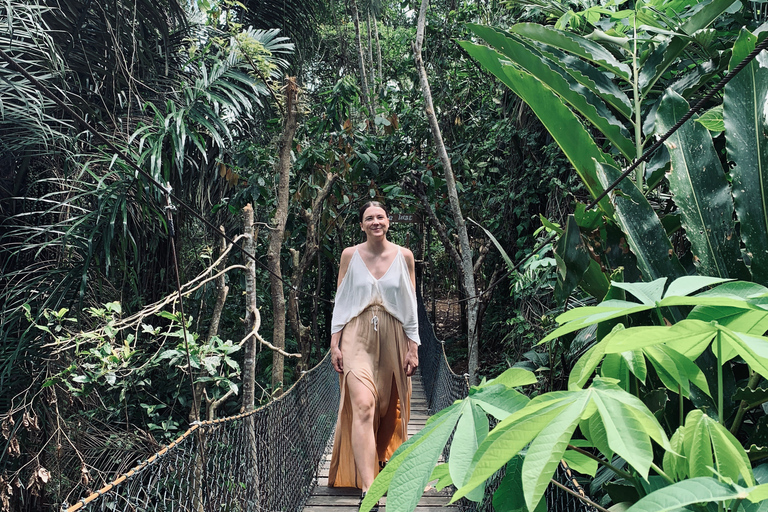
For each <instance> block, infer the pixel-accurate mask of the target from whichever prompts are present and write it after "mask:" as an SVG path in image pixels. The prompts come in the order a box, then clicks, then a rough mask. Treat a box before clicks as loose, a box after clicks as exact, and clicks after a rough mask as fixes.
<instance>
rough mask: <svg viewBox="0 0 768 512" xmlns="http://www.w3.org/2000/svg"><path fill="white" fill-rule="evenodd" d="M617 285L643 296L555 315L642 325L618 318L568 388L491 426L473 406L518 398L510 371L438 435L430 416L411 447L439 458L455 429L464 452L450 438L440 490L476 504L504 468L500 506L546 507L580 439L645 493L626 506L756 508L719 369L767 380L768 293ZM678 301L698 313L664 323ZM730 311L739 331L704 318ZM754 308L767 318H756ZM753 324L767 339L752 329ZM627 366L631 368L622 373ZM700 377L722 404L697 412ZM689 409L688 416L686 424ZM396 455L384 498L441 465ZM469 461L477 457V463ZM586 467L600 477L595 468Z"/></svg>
mask: <svg viewBox="0 0 768 512" xmlns="http://www.w3.org/2000/svg"><path fill="white" fill-rule="evenodd" d="M612 286H613V287H617V288H621V289H622V290H624V291H625V292H626V293H628V294H630V295H631V296H632V297H634V298H635V299H636V300H637V301H638V302H634V301H630V300H617V299H612V298H609V299H607V300H605V301H603V302H602V303H600V304H598V305H597V306H591V307H580V308H575V309H573V310H570V311H568V312H566V313H564V314H562V315H560V317H558V319H557V321H558V323H560V324H561V327H560V329H559V330H558V331H557V332H558V334H563V333H565V332H569V331H572V330H575V329H579V328H583V327H586V326H589V325H592V324H595V323H600V322H609V321H611V319H613V318H616V317H618V316H621V317H622V318H624V319H625V321H626V322H627V323H632V324H633V326H631V327H627V328H625V327H624V326H623V325H621V324H619V325H618V326H617V327H616V328H614V329H613V331H612V332H611V333H610V334H609V335H608V336H605V337H604V338H603V339H602V340H601V341H599V342H598V344H596V345H594V346H593V347H592V348H591V349H590V350H589V351H588V352H587V353H586V354H585V355H584V356H583V357H582V358H581V359H580V361H579V363H577V365H576V366H575V367H574V370H573V372H572V373H571V387H570V390H569V391H555V392H548V393H543V394H540V395H538V396H536V397H535V398H533V399H531V400H530V401H527V400H523V401H522V402H521V403H520V405H515V406H514V407H510V406H509V405H507V406H505V408H503V410H504V414H499V413H498V411H497V410H495V409H489V408H488V407H483V405H482V404H479V405H480V409H482V410H484V411H485V412H486V413H488V414H491V415H493V416H494V417H496V418H497V419H498V420H499V422H498V424H497V425H496V426H495V427H494V428H493V429H492V430H490V431H489V432H487V433H486V430H485V427H484V426H483V425H485V424H486V423H485V422H486V421H487V420H483V419H481V418H480V417H479V415H478V412H479V411H480V409H475V408H473V406H472V404H473V402H472V400H473V399H475V400H476V399H477V398H476V397H478V396H483V392H486V393H487V392H488V390H491V389H499V391H500V392H503V393H511V392H512V391H513V389H512V388H513V387H514V386H515V385H520V384H523V383H524V384H530V383H531V382H530V381H525V382H522V381H520V380H517V379H515V378H511V374H509V373H507V374H503V375H502V376H500V377H499V378H498V379H496V380H491V381H489V382H487V383H484V384H483V385H482V386H480V387H479V388H476V389H473V391H472V392H471V394H470V396H469V397H468V398H466V399H465V400H463V401H461V402H457V403H456V404H454V405H453V406H451V407H449V408H447V409H445V410H443V411H441V413H440V415H439V416H437V417H436V418H437V419H436V424H437V423H439V424H440V425H441V430H440V435H439V436H438V435H435V434H433V433H432V432H433V430H430V429H429V426H430V424H429V423H428V428H426V429H425V430H424V431H422V432H421V433H420V434H419V436H418V438H414V439H416V441H414V444H418V445H419V446H423V447H424V448H423V450H425V451H428V450H432V451H433V452H434V453H435V454H437V453H438V451H439V449H441V448H442V447H443V445H444V444H445V443H446V442H447V440H448V439H449V436H450V434H451V428H452V427H453V426H454V425H456V433H455V434H454V440H453V443H457V442H458V443H461V446H462V448H461V449H460V450H455V453H456V454H457V456H456V458H455V459H454V457H453V453H454V449H453V445H452V448H451V458H449V459H448V462H447V466H448V467H447V468H445V467H438V469H437V470H435V473H434V474H433V475H432V477H433V478H435V477H439V478H440V485H445V484H447V483H448V482H452V483H453V484H454V485H455V486H456V487H457V488H458V489H457V491H456V493H455V494H454V500H455V499H458V498H460V497H467V498H469V499H473V500H479V499H480V498H482V494H479V491H477V489H480V488H482V485H483V484H484V483H485V482H486V481H487V479H489V478H490V477H491V476H492V475H493V474H494V473H495V472H496V471H498V470H499V469H501V468H503V467H505V466H506V468H507V475H506V476H505V478H504V479H503V480H502V482H501V486H500V487H499V489H498V490H496V491H495V493H496V495H495V496H494V502H498V503H502V497H504V496H507V497H508V496H510V495H511V493H513V492H514V489H518V490H521V491H522V495H523V498H524V503H522V502H521V501H520V500H517V501H513V503H515V504H514V505H508V506H509V507H512V508H510V510H537V507H538V506H539V504H540V502H541V498H542V497H543V495H544V491H545V490H546V488H547V486H548V485H549V481H550V478H551V477H552V475H553V473H554V471H555V469H556V467H557V465H558V464H559V461H560V460H561V459H562V458H568V457H569V453H572V452H571V450H572V448H573V447H574V445H576V446H579V447H581V451H580V452H579V453H580V454H587V456H588V457H591V458H593V459H594V461H595V462H597V463H598V464H600V465H602V466H604V468H606V470H609V471H610V472H612V473H613V477H612V480H613V481H614V482H615V483H616V484H626V485H629V486H632V487H633V488H634V489H635V490H636V491H637V494H636V495H635V498H633V499H632V500H630V503H626V504H627V505H631V507H629V509H628V510H637V511H644V512H658V511H664V510H670V511H671V510H678V509H680V507H685V506H688V505H692V504H695V503H715V504H718V506H719V507H720V508H719V509H720V510H723V511H725V510H732V511H736V510H737V509H738V508H739V506H741V501H742V500H744V504H746V505H747V506H748V507H752V505H749V503H754V504H758V503H760V502H761V501H762V500H764V499H765V496H766V493H768V486H766V485H757V483H758V482H760V480H757V479H756V476H755V473H753V467H752V462H751V460H750V457H749V454H748V453H747V450H746V449H745V443H746V444H748V443H749V441H745V440H744V439H745V438H744V436H745V435H747V432H748V430H745V429H743V426H744V425H743V424H742V423H740V422H741V420H742V418H741V417H739V416H738V415H736V416H729V415H725V414H723V403H724V396H723V395H724V394H725V393H726V391H725V389H724V385H723V384H724V380H723V377H722V374H723V372H724V369H723V368H725V367H729V368H734V369H736V368H739V367H746V368H747V369H748V370H751V371H754V372H756V373H758V374H759V375H761V376H762V377H763V378H764V379H766V378H768V374H767V373H766V364H768V351H766V348H765V347H768V338H765V337H763V336H762V333H763V332H764V330H765V329H764V328H762V327H755V326H756V325H758V324H761V322H762V321H764V320H765V318H766V317H767V316H768V311H767V310H768V307H766V301H768V290H766V289H765V288H764V287H762V286H760V285H757V284H754V283H746V282H738V281H726V280H723V279H721V278H711V277H696V276H688V277H682V278H679V279H677V280H675V281H673V282H671V283H669V285H667V283H666V279H660V280H657V281H654V282H651V283H620V282H614V283H612ZM703 288H704V290H703V291H701V290H702V289H703ZM670 306H674V307H677V308H680V307H682V306H688V307H689V308H690V307H693V309H689V311H690V313H689V315H688V318H687V319H684V320H682V321H680V322H677V323H674V324H671V325H667V323H668V322H666V321H663V316H662V311H663V310H664V309H665V308H667V307H670ZM722 310H726V311H729V312H730V315H729V316H733V317H734V318H731V319H729V326H730V328H726V327H724V326H722V325H720V324H718V323H717V322H716V321H711V322H705V321H702V320H699V319H697V318H703V315H704V314H705V312H706V311H722ZM648 311H656V312H657V313H658V320H659V323H661V324H662V325H643V324H644V323H646V322H647V319H648V318H651V319H653V318H654V316H650V317H648V316H647V315H646V314H645V313H646V312H648ZM742 315H743V316H742ZM755 315H759V316H760V319H759V320H757V319H756V318H753V317H754V316H755ZM737 319H738V320H737ZM754 329H758V330H759V334H758V333H756V332H752V331H753V330H754ZM555 336H556V335H553V336H550V337H549V338H553V337H555ZM705 352H708V353H710V354H712V355H713V356H714V358H715V360H716V367H717V370H716V371H717V373H718V378H717V384H716V386H714V387H712V386H710V385H709V384H708V381H707V378H706V376H705V375H704V373H703V372H702V369H701V368H700V365H703V364H704V361H705V359H702V354H704V353H705ZM646 360H647V361H648V362H649V363H650V364H647V363H646V362H645V361H646ZM621 367H623V368H624V369H625V370H623V371H619V372H617V371H616V370H617V369H618V368H621ZM513 370H514V369H513ZM511 371H512V370H510V372H511ZM691 384H693V386H695V387H697V388H698V389H700V390H701V392H703V393H705V394H712V396H713V398H714V399H715V402H716V404H717V405H716V407H717V409H716V410H714V411H710V410H708V408H707V407H704V408H698V407H697V404H699V403H700V402H699V401H698V398H696V396H697V395H696V394H695V393H694V392H693V389H694V388H693V386H691ZM500 385H502V386H500ZM659 385H661V386H664V387H666V388H667V389H668V390H671V391H673V392H675V391H676V392H678V393H679V394H680V396H679V398H678V400H679V403H680V421H679V423H678V424H676V426H672V425H675V423H670V421H669V418H668V417H666V416H664V415H663V414H662V415H659V414H658V413H654V411H653V410H652V409H651V408H650V406H649V404H651V403H652V400H651V396H652V394H653V393H656V391H657V390H658V386H659ZM758 401H759V400H758ZM685 410H687V411H688V413H687V415H686V416H685V419H683V411H685ZM449 425H450V426H451V427H450V428H449ZM459 426H461V429H459ZM478 426H480V428H479V429H477V428H475V427H478ZM434 430H436V426H435V429H434ZM654 443H655V444H656V445H657V447H658V449H654ZM409 446H410V445H409ZM459 453H461V458H459V456H458V454H459ZM399 455H400V457H399V458H398V459H397V463H396V464H395V466H393V468H392V470H391V473H389V476H390V477H389V478H385V477H384V473H382V477H380V478H379V479H377V480H376V481H375V482H374V486H373V487H372V490H373V489H375V491H376V493H377V494H378V495H381V493H383V492H384V490H385V489H387V488H388V489H389V492H390V495H391V496H397V495H398V493H399V492H400V489H401V487H400V486H401V485H403V484H402V482H404V481H405V479H404V478H402V479H400V480H397V481H396V480H394V479H392V478H391V474H392V473H394V474H395V475H398V474H403V475H406V474H407V475H408V480H410V481H417V482H419V483H421V480H425V479H426V478H427V473H429V472H430V468H431V467H432V466H428V465H427V462H426V460H425V459H424V460H419V464H417V463H416V460H415V458H414V457H416V455H415V454H412V453H411V452H410V451H409V450H408V448H406V449H405V450H404V452H403V453H402V454H399ZM435 457H436V455H435ZM615 457H620V458H621V459H622V460H623V461H626V463H627V465H628V467H627V469H621V467H620V466H616V465H615V464H614V462H613V461H614V460H615V459H614V458H615ZM467 458H471V462H470V463H469V464H467V462H466V460H467ZM435 460H436V459H435ZM393 461H394V459H393ZM422 462H423V464H422ZM577 467H578V466H577ZM583 468H584V471H590V472H592V473H594V469H588V466H583ZM387 469H389V466H387ZM755 471H756V470H755ZM656 475H658V476H656ZM425 481H426V480H425ZM624 501H625V502H626V501H627V499H624ZM372 502H373V501H371V503H372ZM632 502H634V503H632ZM605 504H606V505H607V504H608V503H607V502H606V503H605ZM367 505H368V503H365V504H364V506H363V510H367V509H366V508H365V507H366V506H367ZM414 506H415V501H413V503H411V502H408V503H403V504H402V508H398V509H397V510H413V507H414ZM747 509H748V510H751V508H747Z"/></svg>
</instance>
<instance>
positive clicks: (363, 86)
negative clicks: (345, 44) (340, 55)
mask: <svg viewBox="0 0 768 512" xmlns="http://www.w3.org/2000/svg"><path fill="white" fill-rule="evenodd" d="M350 6H351V8H352V19H353V21H354V22H355V39H356V40H357V60H358V65H359V67H360V92H361V94H362V95H363V104H364V105H365V107H366V108H367V109H368V116H369V118H370V119H371V120H372V119H373V106H372V105H371V100H370V94H369V93H368V79H367V78H366V73H365V56H364V54H363V38H362V37H361V35H360V17H359V16H358V13H357V0H351V1H350Z"/></svg>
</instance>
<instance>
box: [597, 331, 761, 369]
mask: <svg viewBox="0 0 768 512" xmlns="http://www.w3.org/2000/svg"><path fill="white" fill-rule="evenodd" d="M713 341H714V342H715V343H722V347H721V348H720V350H721V352H719V353H721V354H722V360H721V361H720V364H724V363H725V362H727V361H728V360H730V359H732V358H733V357H735V356H736V355H737V354H738V355H739V356H741V357H742V358H743V359H744V360H745V361H746V362H747V364H749V366H750V367H751V368H752V369H753V370H754V371H756V372H758V373H759V374H760V375H762V376H763V377H765V378H768V338H766V337H764V336H754V335H749V334H745V333H741V332H735V331H732V330H730V329H728V328H726V327H724V326H722V325H718V324H717V323H710V322H702V321H700V320H682V321H680V322H678V323H676V324H674V325H672V326H669V327H665V326H647V327H632V328H629V329H625V330H624V331H622V334H621V336H615V337H612V338H611V339H610V340H609V342H608V343H606V345H605V347H603V350H604V351H605V353H606V354H610V353H622V352H626V351H627V350H637V349H643V348H646V347H652V346H655V345H660V344H663V343H666V344H669V345H670V346H671V347H672V348H674V350H675V351H677V352H680V353H681V354H683V355H685V356H686V357H688V358H690V359H696V358H697V357H699V356H700V355H701V354H702V352H704V350H705V349H706V348H707V346H708V345H709V344H710V343H712V342H713ZM713 350H715V353H718V350H717V349H716V348H713Z"/></svg>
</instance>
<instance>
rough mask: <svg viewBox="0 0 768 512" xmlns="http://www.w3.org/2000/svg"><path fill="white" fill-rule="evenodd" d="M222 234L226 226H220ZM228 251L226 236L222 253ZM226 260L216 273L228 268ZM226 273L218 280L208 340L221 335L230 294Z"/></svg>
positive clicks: (223, 260) (222, 239)
mask: <svg viewBox="0 0 768 512" xmlns="http://www.w3.org/2000/svg"><path fill="white" fill-rule="evenodd" d="M219 230H220V231H221V234H222V235H224V226H219ZM226 250H227V240H226V239H225V238H224V236H222V237H221V253H222V254H224V252H225V251H226ZM226 262H227V260H226V258H224V259H222V260H221V263H219V265H218V267H217V268H216V269H215V271H218V272H221V271H222V270H224V268H226V266H227V264H226ZM224 277H225V276H224V273H223V272H222V274H221V275H220V276H219V277H217V278H216V304H215V305H214V306H213V315H212V316H211V323H210V325H209V326H208V339H209V340H210V339H211V338H212V337H214V336H216V335H217V334H218V333H219V322H220V321H221V312H222V311H224V304H225V303H226V301H227V295H228V294H229V286H227V280H226V279H225V278H224Z"/></svg>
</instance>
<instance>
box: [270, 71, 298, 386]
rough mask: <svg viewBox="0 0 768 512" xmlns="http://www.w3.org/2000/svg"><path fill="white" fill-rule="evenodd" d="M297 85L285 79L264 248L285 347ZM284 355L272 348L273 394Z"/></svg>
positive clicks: (280, 343)
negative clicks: (284, 265)
mask: <svg viewBox="0 0 768 512" xmlns="http://www.w3.org/2000/svg"><path fill="white" fill-rule="evenodd" d="M298 94H299V88H298V86H297V85H296V78H295V77H288V78H287V79H286V87H285V95H286V108H285V124H284V125H283V134H282V136H281V137H280V147H279V153H278V155H279V156H278V163H277V169H276V170H277V175H278V179H279V182H278V186H277V208H276V210H275V218H274V225H273V227H272V230H271V231H270V233H269V250H268V251H267V266H268V268H269V271H270V276H269V283H270V290H271V292H272V293H271V295H272V314H273V317H274V324H273V325H274V327H273V330H272V344H273V345H274V346H275V347H277V348H279V349H285V293H284V291H283V281H282V271H281V268H280V248H281V247H282V245H283V237H284V235H285V223H286V221H287V220H288V201H289V197H288V193H289V180H290V170H291V146H292V145H293V137H294V135H295V134H296V128H297V127H298V110H297V105H296V103H297V101H298ZM284 364H285V363H284V359H283V355H282V354H281V353H280V352H278V351H273V352H272V392H273V394H275V395H280V394H281V393H282V387H283V368H284Z"/></svg>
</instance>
